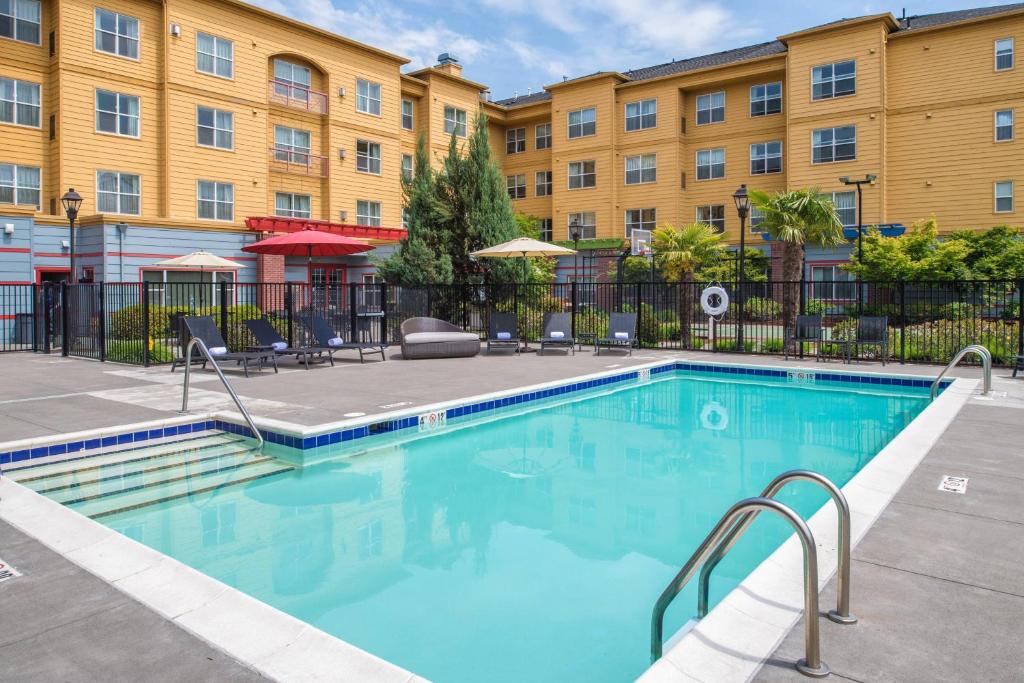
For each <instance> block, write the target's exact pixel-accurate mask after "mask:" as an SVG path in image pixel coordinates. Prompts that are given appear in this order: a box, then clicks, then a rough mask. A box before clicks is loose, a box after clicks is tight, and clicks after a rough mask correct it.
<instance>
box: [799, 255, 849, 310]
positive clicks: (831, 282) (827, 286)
mask: <svg viewBox="0 0 1024 683" xmlns="http://www.w3.org/2000/svg"><path fill="white" fill-rule="evenodd" d="M808 265H809V270H810V272H811V279H810V285H811V293H812V294H811V296H813V297H814V298H816V299H819V300H824V301H853V300H854V299H856V298H857V280H856V278H855V276H854V275H853V273H850V272H848V271H845V270H843V269H841V268H840V266H841V265H842V264H840V263H811V264H808ZM816 270H819V271H827V270H831V271H832V275H831V277H830V278H829V279H827V280H824V279H822V280H816V279H814V271H816ZM839 275H842V276H843V279H837V276H839ZM822 295H825V296H822Z"/></svg>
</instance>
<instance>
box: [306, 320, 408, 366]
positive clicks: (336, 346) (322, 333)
mask: <svg viewBox="0 0 1024 683" xmlns="http://www.w3.org/2000/svg"><path fill="white" fill-rule="evenodd" d="M301 320H302V324H303V325H305V326H306V329H308V330H309V332H310V334H312V335H313V339H314V340H315V341H316V343H317V344H318V345H319V346H321V347H324V348H327V349H329V352H328V354H327V356H328V357H329V358H332V357H333V355H334V352H335V351H343V350H346V349H348V350H355V351H358V352H359V362H360V363H362V362H363V354H370V355H377V354H378V353H379V354H380V359H381V360H387V358H386V357H385V355H384V349H386V348H387V347H388V345H387V343H385V342H352V341H350V342H347V341H342V337H339V336H338V333H337V332H335V331H334V329H333V328H332V327H331V326H330V325H328V324H327V321H326V320H324V319H323V318H321V317H320V316H318V315H311V316H308V317H304V318H301ZM331 362H332V363H333V362H334V361H333V359H332V360H331Z"/></svg>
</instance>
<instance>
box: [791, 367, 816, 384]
mask: <svg viewBox="0 0 1024 683" xmlns="http://www.w3.org/2000/svg"><path fill="white" fill-rule="evenodd" d="M817 378H818V376H817V375H816V374H814V373H813V372H807V371H806V370H789V371H788V372H787V373H786V380H787V381H788V382H789V383H790V384H814V382H815V380H816V379H817Z"/></svg>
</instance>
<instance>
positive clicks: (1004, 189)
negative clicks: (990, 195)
mask: <svg viewBox="0 0 1024 683" xmlns="http://www.w3.org/2000/svg"><path fill="white" fill-rule="evenodd" d="M1012 212H1013V181H1012V180H1000V181H998V182H996V213H1012Z"/></svg>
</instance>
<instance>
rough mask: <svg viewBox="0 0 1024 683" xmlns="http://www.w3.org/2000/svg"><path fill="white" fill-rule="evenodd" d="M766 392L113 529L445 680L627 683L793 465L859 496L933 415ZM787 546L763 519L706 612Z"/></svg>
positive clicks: (400, 448)
mask: <svg viewBox="0 0 1024 683" xmlns="http://www.w3.org/2000/svg"><path fill="white" fill-rule="evenodd" d="M757 379H758V380H759V381H753V380H740V379H733V380H728V381H726V380H724V379H709V378H707V377H690V376H685V375H681V374H673V373H666V375H663V376H661V378H660V379H657V380H655V381H652V382H649V383H644V384H635V383H631V384H628V385H625V386H621V387H617V388H612V389H604V390H599V391H593V392H589V393H588V394H587V395H582V394H580V395H575V397H574V398H562V399H561V400H551V401H547V402H546V404H545V405H536V406H532V407H530V408H524V407H517V408H516V409H503V410H502V411H498V412H497V413H496V414H494V415H491V416H489V417H487V418H483V419H481V418H479V416H474V417H475V418H476V419H474V418H468V417H467V418H459V419H458V420H455V421H454V422H452V423H450V424H449V426H448V427H447V428H446V429H445V430H444V431H443V432H440V433H435V434H430V435H423V436H415V437H409V436H408V435H405V436H402V435H401V434H397V435H396V434H392V435H387V436H380V437H371V438H370V439H368V440H364V441H363V442H362V443H361V445H359V446H358V447H357V446H349V448H348V451H347V452H343V453H342V454H341V455H339V456H337V457H327V458H326V459H323V460H322V461H321V462H317V463H316V464H312V465H309V466H307V467H305V468H301V469H297V470H293V471H289V472H287V473H282V474H275V475H273V476H269V477H266V478H262V479H258V480H255V481H251V482H248V483H246V484H241V485H237V486H225V487H223V488H220V489H218V490H216V491H212V492H208V493H204V494H201V495H197V496H193V497H189V498H184V499H179V500H175V501H170V502H166V503H161V504H156V505H150V506H147V507H142V508H139V509H136V510H131V511H128V512H123V513H118V514H116V515H111V516H106V517H101V518H100V519H99V521H101V522H102V523H104V524H107V525H109V526H111V527H113V528H115V529H117V530H119V531H121V532H122V533H124V534H126V535H128V536H130V537H132V538H134V539H136V540H138V541H141V542H142V543H145V544H147V545H149V546H151V547H153V548H155V549H157V550H159V551H161V552H163V553H166V554H168V555H170V556H173V557H175V558H177V559H179V560H181V561H182V562H185V563H186V564H189V565H191V566H193V567H195V568H196V569H198V570H200V571H203V572H205V573H206V574H208V575H210V576H212V577H215V578H217V579H219V580H221V581H223V582H225V583H227V584H229V585H231V586H234V587H236V588H238V589H240V590H242V591H244V592H246V593H248V594H250V595H252V596H254V597H256V598H258V599H260V600H263V601H265V602H267V603H269V604H271V605H273V606H275V607H277V608H279V609H281V610H283V611H285V612H287V613H289V614H292V615H294V616H295V617H297V618H299V619H302V620H304V621H306V622H308V623H310V624H313V625H315V626H317V627H319V628H321V629H323V630H324V631H327V632H328V633H331V634H334V635H336V636H338V637H339V638H342V639H344V640H346V641H348V642H350V643H353V644H355V645H357V646H359V647H361V648H364V649H365V650H367V651H369V652H371V653H373V654H375V655H377V656H380V657H383V658H385V659H387V660H390V661H392V662H394V663H396V664H398V665H400V666H403V667H405V668H407V669H409V670H411V671H413V672H415V673H417V674H419V675H421V676H424V677H426V678H429V679H432V680H435V681H439V682H469V681H473V682H477V681H489V682H496V681H516V682H521V681H531V682H542V681H560V682H561V681H588V682H596V681H624V680H631V679H633V678H635V677H636V676H638V675H640V674H641V673H642V672H643V671H644V670H645V669H646V667H647V666H648V665H649V661H648V652H649V640H648V638H649V633H650V631H649V624H650V615H651V609H652V607H653V605H654V601H655V599H656V598H657V596H658V595H659V594H660V592H661V591H662V589H663V588H664V587H665V585H666V584H667V583H668V581H669V580H670V579H671V578H672V577H673V576H674V574H675V573H676V572H677V571H678V569H679V567H680V566H681V565H682V563H683V562H685V561H686V559H687V558H688V557H689V555H690V554H691V553H692V552H693V550H694V549H695V548H696V546H697V545H698V544H699V543H700V541H701V540H702V539H703V537H704V536H705V535H706V534H707V532H708V531H709V530H710V529H711V527H712V526H713V525H714V524H715V522H716V521H717V520H718V518H719V517H720V515H721V514H722V513H723V512H724V511H725V510H726V509H727V508H728V507H729V506H730V505H731V504H732V503H734V502H735V501H736V500H738V499H740V498H743V497H745V496H751V495H756V494H757V493H758V492H759V491H760V490H761V489H762V488H763V487H764V486H765V484H766V483H767V482H768V481H769V480H770V479H772V478H773V477H774V476H776V475H777V474H779V473H780V472H782V471H785V470H788V469H793V468H808V469H813V470H816V471H819V472H821V473H823V474H825V475H826V476H828V477H830V478H831V479H832V480H833V481H835V482H836V483H837V484H839V485H843V484H845V483H846V482H847V481H848V480H849V479H850V478H851V477H852V476H853V475H854V474H855V473H856V472H857V471H858V470H859V469H860V468H861V467H863V466H864V464H866V463H867V462H868V461H869V460H870V459H871V458H872V457H873V456H874V455H875V454H876V453H877V452H878V451H879V450H880V449H881V448H882V447H883V446H884V445H885V444H886V443H887V442H888V441H889V440H890V439H892V437H893V436H895V435H896V434H897V433H898V432H899V431H900V430H901V429H902V428H903V427H904V426H905V425H907V423H909V422H910V421H911V420H912V419H913V418H914V417H915V416H916V415H917V414H918V413H919V412H920V411H921V409H922V408H923V407H924V406H925V405H926V403H927V398H926V396H925V395H924V394H923V392H921V391H919V390H914V389H909V388H900V389H898V390H897V389H896V388H892V389H889V388H887V387H875V386H872V387H871V388H870V390H862V391H859V390H856V389H854V390H851V389H850V385H848V384H847V385H844V386H843V387H842V388H839V387H834V386H828V385H821V384H819V385H817V386H813V387H797V386H793V385H788V384H786V383H785V382H779V381H775V380H769V379H763V381H761V380H762V378H757ZM780 499H781V500H783V501H785V502H786V503H788V504H790V505H792V506H793V507H794V508H795V509H797V511H799V512H800V513H802V514H804V515H806V516H809V515H810V514H812V513H813V512H814V511H815V510H816V509H817V508H819V507H820V506H821V505H822V504H823V503H824V502H825V500H826V496H825V494H824V493H822V492H820V490H818V489H815V488H814V487H813V486H811V485H808V484H804V483H796V484H793V485H791V486H790V487H788V488H787V489H785V490H784V491H783V493H782V495H781V496H780ZM788 534H789V530H787V528H786V527H785V526H784V524H783V523H782V522H780V521H778V520H774V519H767V518H763V519H760V520H758V522H757V523H756V525H755V527H754V528H753V529H751V531H750V532H748V534H747V535H746V536H745V537H744V538H743V539H742V540H741V541H740V543H739V544H737V546H736V548H735V549H734V551H733V552H732V553H731V554H730V555H729V556H728V558H727V559H726V560H725V561H724V562H723V563H722V564H721V565H720V566H719V568H718V570H717V572H716V578H715V580H714V581H713V583H712V590H713V595H712V597H713V599H714V600H715V601H717V600H720V599H721V598H722V597H723V596H724V595H725V594H726V593H728V591H729V590H731V589H732V588H734V587H735V586H736V585H737V584H738V583H739V582H740V581H741V580H742V579H743V578H744V577H745V576H746V575H747V574H748V573H749V572H750V571H751V570H752V569H753V568H755V567H756V566H757V565H758V563H760V561H761V560H763V559H764V558H765V557H767V555H768V554H770V553H771V552H772V550H774V549H775V548H776V547H778V545H779V544H780V543H781V542H782V541H783V540H785V538H786V537H787V535H788ZM695 583H696V582H693V583H692V584H691V585H690V587H689V588H688V589H687V590H686V591H685V592H684V594H682V595H681V596H680V597H679V598H678V599H677V600H676V602H675V604H674V605H673V607H672V609H671V610H670V611H669V615H668V619H667V622H666V633H672V632H674V631H675V630H676V629H678V628H679V627H680V626H682V625H683V624H684V623H685V622H686V621H687V620H688V619H689V618H691V617H692V616H693V614H694V612H695V609H696V596H695V592H694V591H695V589H694V584H695Z"/></svg>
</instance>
